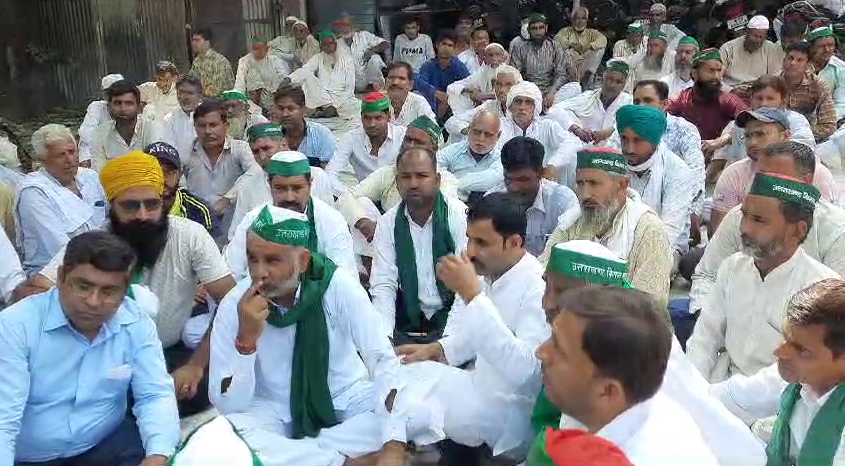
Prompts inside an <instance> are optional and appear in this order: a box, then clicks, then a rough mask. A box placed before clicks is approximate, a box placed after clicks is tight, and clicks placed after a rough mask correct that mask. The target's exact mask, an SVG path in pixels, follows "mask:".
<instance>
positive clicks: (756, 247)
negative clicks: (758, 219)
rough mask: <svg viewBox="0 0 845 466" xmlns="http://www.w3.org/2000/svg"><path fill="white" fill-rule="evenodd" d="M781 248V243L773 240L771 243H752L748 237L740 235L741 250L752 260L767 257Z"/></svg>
mask: <svg viewBox="0 0 845 466" xmlns="http://www.w3.org/2000/svg"><path fill="white" fill-rule="evenodd" d="M780 249H781V243H780V242H779V241H778V242H775V243H773V244H767V245H761V244H754V243H752V242H751V241H749V240H748V238H745V237H742V252H743V253H744V254H746V255H748V256H751V258H752V259H754V260H763V259H769V258H770V257H772V256H774V255H775V254H777V253H778V251H780Z"/></svg>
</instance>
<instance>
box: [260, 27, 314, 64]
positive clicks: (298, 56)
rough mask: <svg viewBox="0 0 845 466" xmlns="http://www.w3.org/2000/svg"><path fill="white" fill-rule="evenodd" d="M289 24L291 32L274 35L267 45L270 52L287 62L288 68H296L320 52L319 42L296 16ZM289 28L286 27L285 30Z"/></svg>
mask: <svg viewBox="0 0 845 466" xmlns="http://www.w3.org/2000/svg"><path fill="white" fill-rule="evenodd" d="M286 23H287V21H286ZM289 24H291V25H292V26H291V29H290V30H292V32H293V33H292V34H289V35H282V36H279V37H276V38H275V39H272V40H270V42H267V45H268V46H269V47H270V53H272V54H273V55H276V56H278V57H279V58H281V59H282V60H284V61H285V62H287V64H288V68H290V69H291V70H297V69H299V68H301V67H302V65H304V64H305V63H308V60H310V59H311V57H313V56H314V55H317V54H318V53H320V44H319V42H317V39H316V38H315V37H314V36H313V35H311V31H310V30H309V29H308V24H307V23H306V22H305V21H302V20H301V19H298V18H296V19H294V20H293V21H291V22H290V23H289ZM290 30H289V29H287V28H286V31H290Z"/></svg>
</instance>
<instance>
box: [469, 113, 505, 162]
mask: <svg viewBox="0 0 845 466" xmlns="http://www.w3.org/2000/svg"><path fill="white" fill-rule="evenodd" d="M500 127H501V120H500V119H499V115H496V114H495V113H493V112H490V111H487V110H482V111H480V112H478V113H476V114H475V117H473V119H472V122H471V123H470V124H469V132H468V133H467V139H468V141H469V150H470V151H471V152H472V153H473V154H476V155H487V154H489V153H490V152H492V151H493V148H494V147H495V146H496V143H497V142H498V141H499V136H501V134H502V132H501V130H500Z"/></svg>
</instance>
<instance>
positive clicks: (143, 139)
mask: <svg viewBox="0 0 845 466" xmlns="http://www.w3.org/2000/svg"><path fill="white" fill-rule="evenodd" d="M145 115H147V113H146V112H145V113H144V114H138V118H137V120H136V121H135V131H134V132H133V133H132V139H131V140H130V141H129V143H128V144H127V143H126V140H125V139H123V136H121V135H120V133H118V131H117V127H116V123H115V121H114V120H109V121H107V122H105V123H103V124H102V125H100V126H99V127H97V130H96V131H95V132H94V143H93V144H92V145H91V168H92V169H93V170H94V171H96V172H97V173H99V172H100V170H102V168H103V166H105V164H106V162H108V161H109V160H111V159H114V158H117V157H120V156H122V155H126V154H128V153H129V152H130V151H134V150H143V149H144V148H145V147H147V146H148V145H150V144H152V143H154V142H158V141H161V140H162V139H163V137H164V129H163V128H162V125H161V124H160V123H159V122H157V121H155V120H153V119H151V118H149V119H148V118H147V117H146V116H145ZM149 115H152V113H149Z"/></svg>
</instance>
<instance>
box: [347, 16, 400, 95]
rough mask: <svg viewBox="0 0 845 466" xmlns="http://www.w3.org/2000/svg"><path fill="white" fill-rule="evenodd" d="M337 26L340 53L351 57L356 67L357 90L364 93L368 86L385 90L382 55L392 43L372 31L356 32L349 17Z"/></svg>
mask: <svg viewBox="0 0 845 466" xmlns="http://www.w3.org/2000/svg"><path fill="white" fill-rule="evenodd" d="M335 24H336V25H337V33H338V36H339V40H338V42H337V47H338V51H339V52H341V53H345V54H346V55H347V56H349V57H351V58H352V62H353V64H354V65H355V90H356V91H358V92H362V91H364V90H366V89H367V87H368V86H372V87H373V88H374V89H383V88H384V75H383V74H382V70H383V69H384V67H385V64H384V59H383V58H382V57H381V55H380V54H381V53H385V52H386V51H387V49H388V47H390V42H388V41H386V40H384V39H382V38H381V37H379V36H377V35H375V34H373V33H372V32H370V31H359V30H356V29H355V27H354V26H353V21H352V17H351V16H349V15H343V17H342V18H340V19H339V20H338V21H337V22H336V23H335Z"/></svg>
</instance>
